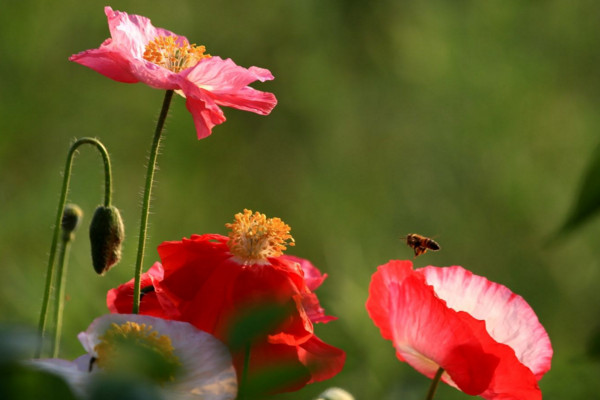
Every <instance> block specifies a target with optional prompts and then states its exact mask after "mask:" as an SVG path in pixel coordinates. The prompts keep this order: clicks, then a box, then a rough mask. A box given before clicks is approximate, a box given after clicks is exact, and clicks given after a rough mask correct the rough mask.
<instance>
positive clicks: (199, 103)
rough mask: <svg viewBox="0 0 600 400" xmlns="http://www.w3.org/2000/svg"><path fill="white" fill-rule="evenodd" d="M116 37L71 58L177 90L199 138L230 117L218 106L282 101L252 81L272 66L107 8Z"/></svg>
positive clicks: (119, 77)
mask: <svg viewBox="0 0 600 400" xmlns="http://www.w3.org/2000/svg"><path fill="white" fill-rule="evenodd" d="M104 13H105V14H106V17H107V18H108V27H109V29H110V34H111V38H109V39H106V40H105V41H104V43H102V44H101V45H100V47H99V48H97V49H91V50H86V51H83V52H81V53H78V54H74V55H72V56H71V57H70V58H69V59H70V60H71V61H74V62H76V63H79V64H81V65H85V66H86V67H89V68H91V69H93V70H95V71H97V72H99V73H101V74H102V75H104V76H106V77H108V78H110V79H113V80H115V81H118V82H125V83H136V82H143V83H145V84H147V85H148V86H150V87H153V88H156V89H166V90H176V91H177V93H179V94H181V95H182V96H183V97H185V98H186V107H187V109H188V110H189V111H190V113H192V117H193V118H194V124H195V125H196V131H197V133H198V139H202V138H204V137H206V136H208V135H210V134H211V130H212V128H213V126H215V125H218V124H221V123H223V122H224V121H225V116H224V115H223V111H222V110H221V108H220V107H219V106H226V107H233V108H237V109H239V110H244V111H250V112H253V113H257V114H262V115H267V114H269V113H270V112H271V110H272V109H273V107H275V105H276V104H277V99H276V98H275V96H274V95H273V94H272V93H267V92H261V91H258V90H256V89H253V88H251V87H250V86H248V85H249V84H250V83H252V82H255V81H257V80H258V81H261V82H264V81H268V80H272V79H273V75H272V74H271V72H269V70H266V69H263V68H258V67H250V68H248V69H246V68H243V67H240V66H237V65H236V64H235V63H234V62H233V61H232V60H231V59H226V60H223V59H221V58H220V57H211V56H210V55H209V54H205V47H204V46H196V45H195V44H190V43H189V41H188V40H187V39H186V38H185V37H184V36H178V35H176V34H174V33H173V32H170V31H168V30H166V29H162V28H156V27H154V26H153V25H152V23H151V22H150V20H149V19H148V18H146V17H143V16H140V15H129V14H127V13H124V12H120V11H113V9H112V8H110V7H105V8H104Z"/></svg>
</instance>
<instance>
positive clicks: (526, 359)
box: [416, 266, 552, 380]
mask: <svg viewBox="0 0 600 400" xmlns="http://www.w3.org/2000/svg"><path fill="white" fill-rule="evenodd" d="M416 272H419V273H422V274H423V275H424V276H425V279H426V281H427V283H428V284H429V285H432V286H433V287H434V290H435V292H436V294H437V295H438V296H439V297H440V298H442V299H444V300H445V301H446V303H447V304H448V307H450V308H452V309H454V310H456V311H466V312H467V313H469V314H471V315H472V316H473V317H475V318H476V319H480V320H484V321H485V323H486V329H487V331H488V333H489V334H490V335H491V336H492V337H493V338H494V339H495V340H496V341H497V342H500V343H504V344H507V345H508V346H510V347H511V348H512V349H513V350H514V351H515V353H516V355H517V358H518V359H519V361H521V362H522V363H523V364H525V365H526V366H528V367H529V368H530V369H531V371H533V373H534V374H535V376H536V378H537V379H538V380H539V379H541V377H542V375H544V374H545V373H546V372H547V371H548V370H549V369H550V363H551V359H552V345H551V344H550V339H549V337H548V334H547V333H546V330H545V329H544V327H543V326H542V324H540V322H539V320H538V318H537V316H536V315H535V312H534V311H533V309H532V308H531V307H530V306H529V304H527V302H526V301H525V300H524V299H523V298H522V297H521V296H518V295H516V294H514V293H512V292H511V291H510V290H509V289H508V288H507V287H505V286H503V285H500V284H498V283H495V282H491V281H489V280H487V279H486V278H484V277H482V276H477V275H474V274H472V273H471V272H470V271H467V270H465V269H464V268H462V267H459V266H454V267H446V268H436V267H426V268H423V269H419V270H417V271H416Z"/></svg>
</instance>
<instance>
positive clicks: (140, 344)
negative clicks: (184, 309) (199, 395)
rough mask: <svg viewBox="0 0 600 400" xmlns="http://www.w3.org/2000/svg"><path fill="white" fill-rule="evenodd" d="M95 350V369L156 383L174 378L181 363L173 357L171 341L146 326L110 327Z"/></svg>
mask: <svg viewBox="0 0 600 400" xmlns="http://www.w3.org/2000/svg"><path fill="white" fill-rule="evenodd" d="M99 339H100V343H98V344H97V345H96V346H95V347H94V350H95V351H96V354H97V357H96V361H97V363H98V366H99V367H101V368H102V369H104V370H109V371H114V372H117V373H119V372H126V373H131V372H132V371H133V372H135V373H138V374H141V375H144V376H147V377H148V378H150V379H152V380H153V381H155V382H158V383H161V384H162V383H165V382H169V381H172V380H174V379H175V373H176V372H177V370H178V369H179V367H181V362H180V361H179V359H178V358H177V356H176V355H175V354H173V350H174V349H173V346H172V344H171V338H170V337H169V336H167V335H160V336H159V334H158V332H157V331H156V330H154V328H153V327H152V326H150V325H146V324H141V325H140V324H137V323H135V322H131V321H128V322H126V323H124V324H121V325H117V324H115V323H113V324H112V325H111V327H110V328H109V329H108V330H107V331H106V332H105V333H104V335H102V336H100V337H99Z"/></svg>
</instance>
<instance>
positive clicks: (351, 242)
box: [0, 0, 600, 399]
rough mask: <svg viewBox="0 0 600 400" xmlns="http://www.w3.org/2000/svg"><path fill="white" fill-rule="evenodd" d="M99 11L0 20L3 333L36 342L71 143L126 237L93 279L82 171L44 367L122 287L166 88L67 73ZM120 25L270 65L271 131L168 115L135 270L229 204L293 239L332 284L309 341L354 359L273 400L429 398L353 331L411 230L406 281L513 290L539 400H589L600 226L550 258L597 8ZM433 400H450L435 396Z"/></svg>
mask: <svg viewBox="0 0 600 400" xmlns="http://www.w3.org/2000/svg"><path fill="white" fill-rule="evenodd" d="M104 5H106V4H105V3H103V2H98V1H95V0H94V1H85V2H84V1H75V0H71V1H68V0H57V1H54V2H43V1H21V2H9V1H6V2H3V4H2V12H1V13H0V36H1V39H2V40H0V54H2V62H0V72H1V78H0V85H1V88H0V122H1V126H2V128H1V132H2V133H1V134H0V205H1V212H0V255H1V258H2V266H1V269H0V270H1V271H2V278H1V279H0V322H4V323H10V324H20V325H26V326H31V327H35V326H36V324H37V319H38V316H39V310H40V306H41V300H42V289H43V285H44V276H45V266H46V262H47V255H48V251H49V247H50V242H51V234H52V224H53V221H54V216H55V213H56V206H57V202H58V198H59V189H60V186H61V179H62V175H61V173H62V170H63V168H64V162H65V156H66V153H67V150H68V147H69V145H70V143H72V141H73V140H74V139H75V138H78V137H83V136H92V137H97V138H99V139H100V140H102V141H103V143H104V144H105V145H106V147H107V148H108V150H109V151H110V153H111V156H112V163H113V170H114V204H115V205H116V206H117V207H119V208H120V210H121V212H122V215H123V218H124V220H125V224H126V231H127V239H126V242H125V244H124V254H123V260H122V262H121V263H120V265H118V266H117V267H116V268H115V269H114V270H112V271H110V273H109V274H107V275H106V276H104V277H98V276H96V275H95V273H94V272H93V270H92V267H91V263H90V258H89V252H90V250H89V244H88V242H87V232H86V229H87V224H88V223H89V220H90V217H91V215H92V213H93V210H94V208H95V207H96V206H97V205H98V204H100V203H101V201H102V194H103V175H102V172H103V170H102V165H101V159H100V157H99V156H98V154H97V153H96V152H95V150H93V149H92V148H91V147H89V148H86V147H84V148H82V150H81V151H80V152H79V155H78V156H77V157H76V160H75V166H74V173H73V177H72V185H71V195H70V200H71V201H72V202H76V203H77V204H79V205H80V206H81V207H82V208H83V210H84V212H85V213H86V219H85V221H84V224H85V225H84V226H83V229H81V231H80V232H79V234H78V238H77V240H76V242H75V243H74V245H73V249H72V256H71V261H70V264H69V272H68V282H67V289H66V290H67V293H68V301H67V304H66V310H65V312H66V314H65V318H66V321H65V327H64V339H63V344H62V354H61V355H62V356H63V357H66V358H74V357H76V356H78V355H79V354H81V352H82V349H81V346H80V345H79V343H78V342H77V340H76V334H77V333H78V332H80V331H82V330H84V329H85V328H86V327H87V326H88V324H89V323H90V322H91V321H92V320H93V319H94V318H95V317H96V316H98V315H100V314H103V313H105V312H106V311H107V310H106V306H105V294H106V291H107V290H108V289H110V288H112V287H114V286H116V285H118V284H120V283H122V282H125V281H127V280H129V279H130V278H131V276H132V274H133V264H134V262H135V252H136V246H137V230H138V224H139V205H140V203H141V190H142V186H143V180H144V173H145V162H146V157H147V152H148V149H149V145H150V141H151V137H152V133H153V129H154V126H155V122H156V118H157V116H158V111H159V109H160V105H161V103H162V98H163V93H162V92H161V91H158V90H154V89H151V88H149V87H146V86H144V85H141V84H136V85H127V84H122V83H117V82H114V81H111V80H109V79H107V78H105V77H103V76H101V75H100V74H98V73H96V72H94V71H92V70H90V69H87V68H85V67H82V66H80V65H77V64H74V63H71V62H69V61H68V60H67V58H68V57H69V56H70V55H71V54H73V53H77V52H79V51H82V50H85V49H89V48H95V47H98V46H99V45H100V43H101V42H102V41H103V40H104V39H106V38H107V37H108V36H109V34H108V28H107V24H106V18H105V16H104V13H103V7H104ZM110 5H111V6H112V7H113V8H114V9H117V10H122V11H127V12H129V13H135V14H142V15H146V16H148V17H150V18H151V19H152V21H153V23H154V24H155V25H156V26H160V27H164V28H167V29H169V30H172V31H174V32H176V33H180V34H183V35H185V36H187V37H188V38H189V39H190V41H192V42H196V43H198V44H204V45H206V47H207V50H208V52H209V53H211V54H214V55H220V56H222V57H224V58H225V57H231V58H233V59H234V60H235V61H236V63H237V64H239V65H242V66H246V67H249V66H252V65H256V66H260V67H264V68H268V69H270V70H271V71H272V73H273V74H274V75H275V77H276V79H275V80H274V81H272V82H266V83H262V84H257V85H254V87H256V88H257V89H260V90H265V91H270V92H273V93H275V94H276V95H277V98H278V100H279V104H278V106H277V107H276V108H275V110H274V111H273V113H272V114H271V115H270V116H268V117H262V116H258V115H254V114H251V113H246V112H242V111H237V110H232V109H225V113H226V116H227V119H228V120H227V122H226V123H225V124H223V125H220V126H217V127H216V128H215V129H214V130H213V135H212V136H210V137H209V138H207V139H204V140H202V141H198V140H197V139H196V134H195V130H194V126H193V123H192V118H191V115H190V114H189V113H188V112H187V110H186V109H185V105H184V100H183V99H182V98H180V97H177V98H175V99H174V102H173V104H172V106H171V112H170V116H169V119H168V121H167V131H166V135H165V140H164V142H163V150H162V154H161V155H160V156H159V160H158V163H159V168H160V170H159V171H158V173H157V176H156V178H157V182H158V183H157V185H156V186H155V190H154V196H153V197H154V202H153V206H152V211H153V213H152V215H151V219H150V231H149V232H150V238H149V240H148V251H147V253H146V258H145V259H146V268H148V267H150V265H151V264H152V262H153V261H155V260H157V259H158V258H157V253H156V246H157V245H158V244H160V243H161V242H162V241H165V240H179V239H181V238H182V237H189V236H190V235H191V234H193V233H208V232H213V233H225V227H224V224H225V223H226V222H229V221H231V220H232V219H233V215H234V214H235V213H237V212H240V211H241V210H243V209H244V208H250V209H253V210H259V211H261V212H264V213H266V214H267V215H268V216H279V217H281V218H282V219H283V220H284V221H286V222H287V223H288V224H290V225H291V227H292V234H293V235H294V237H295V239H296V242H297V245H296V247H295V248H293V249H292V250H293V251H292V252H291V253H293V254H295V255H298V256H301V257H305V258H308V259H310V260H312V261H313V263H314V264H315V265H316V266H317V267H319V268H320V269H321V270H322V271H323V272H325V273H327V274H328V275H329V278H328V279H327V280H326V282H325V283H324V284H323V286H322V287H321V288H320V289H319V291H318V294H319V296H320V299H321V302H322V304H323V306H324V307H325V308H326V310H327V312H328V313H330V314H332V315H335V316H337V317H339V319H338V320H337V321H335V322H331V323H329V324H326V325H319V326H317V327H316V330H317V333H318V335H319V336H320V337H322V338H323V339H324V340H325V341H327V342H329V343H331V344H333V345H336V346H338V347H341V348H343V349H345V350H346V351H347V353H348V359H347V364H346V366H345V369H344V371H343V372H342V373H341V374H339V375H338V376H336V377H335V378H334V379H332V380H330V381H327V382H323V383H318V384H314V385H310V386H308V387H306V388H305V389H304V390H302V391H300V392H298V393H292V394H287V395H282V396H279V397H278V398H281V399H312V398H313V397H314V396H316V395H317V394H318V393H319V392H321V391H322V390H324V389H325V388H327V387H329V386H334V385H335V386H341V387H344V388H346V389H347V390H349V391H350V392H352V393H353V394H354V395H355V396H356V397H357V399H421V398H423V397H424V395H425V392H426V391H427V388H428V385H429V380H428V379H426V378H425V377H423V376H421V375H420V374H418V373H417V372H415V371H413V370H412V369H411V368H410V367H409V366H408V365H406V364H403V363H400V362H398V361H397V359H396V358H395V355H394V350H393V347H392V345H391V343H390V342H387V341H384V340H383V339H382V338H381V337H380V335H379V331H378V330H377V328H376V327H375V326H374V325H373V323H372V322H371V321H370V319H369V318H368V316H367V313H366V311H365V307H364V303H365V301H366V298H367V290H368V284H369V281H370V276H371V274H372V273H373V272H374V271H375V269H376V267H377V266H378V265H381V264H383V263H385V262H387V261H388V260H390V259H406V258H409V259H412V257H413V255H412V252H411V250H410V249H409V248H407V247H406V246H405V245H404V244H403V243H402V241H401V239H400V238H401V237H402V236H404V235H406V234H407V233H411V232H417V233H421V234H424V235H427V236H431V237H434V238H436V240H437V241H438V242H439V243H440V244H441V246H442V250H441V251H440V252H437V253H427V254H426V255H424V256H421V257H419V258H418V259H416V260H414V262H415V265H416V266H417V267H421V266H425V265H428V264H431V265H436V266H447V265H462V266H464V267H466V268H468V269H470V270H471V271H473V272H474V273H476V274H480V275H485V276H486V277H488V278H489V279H491V280H493V281H496V282H500V283H502V284H504V285H506V286H508V287H510V288H511V289H512V290H513V291H514V292H516V293H518V294H520V295H522V296H523V297H524V298H525V299H526V300H527V301H528V302H529V303H530V304H531V306H532V307H533V308H534V309H535V310H536V312H537V314H538V316H539V319H540V320H541V322H542V323H543V324H544V326H545V327H546V329H547V331H548V332H549V334H550V338H551V340H552V343H553V346H554V350H555V355H554V359H553V367H552V370H551V371H550V372H549V373H548V374H547V375H546V376H545V377H544V378H543V379H542V381H541V382H540V386H541V388H542V391H543V393H544V397H545V398H546V399H565V398H569V399H590V398H594V397H596V396H598V391H599V390H600V381H598V379H597V377H598V376H599V374H600V364H599V362H598V358H597V355H598V354H597V352H595V351H594V349H595V348H597V347H595V345H594V337H595V336H596V335H597V334H598V333H597V332H598V330H599V329H600V320H599V319H598V317H599V315H600V314H599V313H600V291H599V290H598V285H599V283H600V262H599V261H600V246H598V243H599V242H598V237H599V236H600V220H598V219H597V218H596V219H594V218H591V219H589V220H588V221H586V223H585V224H582V225H581V226H579V227H577V229H575V230H573V231H572V232H571V233H569V234H567V235H564V236H560V237H559V239H558V240H554V241H550V242H549V241H548V239H549V238H550V237H552V236H553V234H554V232H556V230H557V229H558V228H559V227H560V226H561V225H562V224H563V223H564V221H565V219H566V218H567V215H568V214H569V211H570V210H571V208H572V204H574V202H575V198H576V194H577V192H578V191H579V189H580V187H581V185H582V176H583V174H584V172H585V171H586V168H587V165H588V164H590V163H591V162H592V158H593V157H594V149H595V148H596V147H597V146H598V144H599V143H600V135H599V134H598V133H599V132H600V113H599V110H600V73H599V72H598V65H600V51H599V50H598V49H599V47H598V38H599V37H600V25H599V24H598V18H597V17H598V15H600V3H599V2H596V1H591V0H589V1H571V0H548V1H545V0H537V1H528V2H527V1H520V0H503V1H494V0H492V1H486V2H482V1H475V0H473V1H468V0H455V1H441V0H433V1H428V2H417V1H396V0H381V1H373V2H365V1H349V0H346V1H341V0H339V1H334V0H331V1H320V0H301V1H272V0H257V1H252V2H250V1H247V2H239V1H231V0H222V1H214V0H207V1H195V0H189V1H173V2H169V3H166V2H158V1H134V0H131V1H113V2H112V3H111V4H110ZM437 398H444V399H465V398H468V396H467V395H465V394H463V393H460V392H458V391H456V390H455V389H452V388H450V387H447V386H441V387H440V388H439V392H438V395H437Z"/></svg>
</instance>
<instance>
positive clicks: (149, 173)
mask: <svg viewBox="0 0 600 400" xmlns="http://www.w3.org/2000/svg"><path fill="white" fill-rule="evenodd" d="M172 98H173V90H167V91H166V93H165V97H164V100H163V105H162V109H161V110H160V115H159V117H158V122H157V123H156V130H155V131H154V139H153V140H152V147H151V149H150V156H149V159H148V167H147V169H146V184H145V187H144V200H143V204H142V216H141V219H140V233H139V240H138V251H137V259H136V262H135V271H134V293H133V310H132V313H133V314H137V313H139V311H140V292H141V287H140V282H141V276H142V265H143V263H144V251H145V249H146V236H147V230H148V215H149V214H150V197H151V194H152V184H153V182H154V172H155V171H156V158H157V156H158V149H159V148H160V141H161V138H162V131H163V127H164V125H165V120H166V119H167V114H168V112H169V106H170V105H171V99H172Z"/></svg>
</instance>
